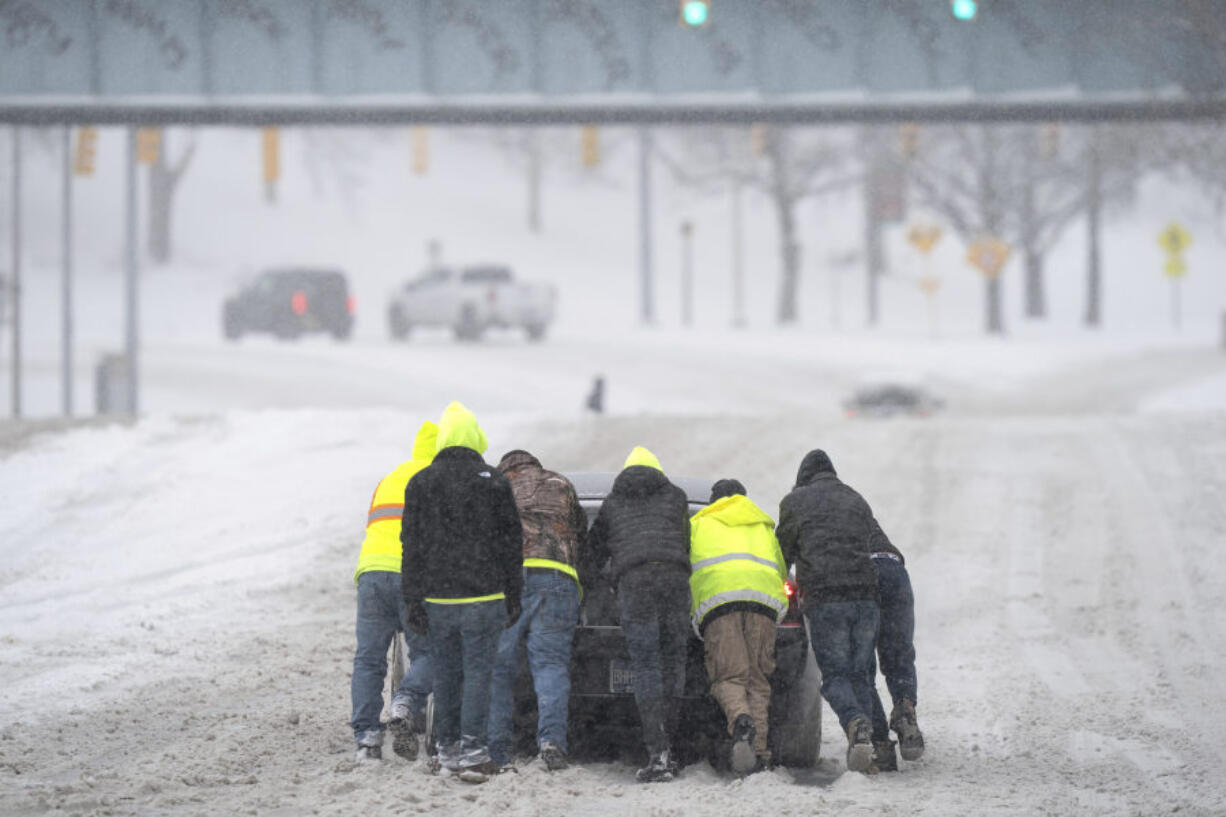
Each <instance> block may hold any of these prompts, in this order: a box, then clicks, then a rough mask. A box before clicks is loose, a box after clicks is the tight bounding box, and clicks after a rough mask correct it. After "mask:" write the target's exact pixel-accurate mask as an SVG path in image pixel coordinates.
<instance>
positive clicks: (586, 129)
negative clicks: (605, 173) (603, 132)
mask: <svg viewBox="0 0 1226 817" xmlns="http://www.w3.org/2000/svg"><path fill="white" fill-rule="evenodd" d="M579 134H580V135H579V142H580V148H581V152H582V154H583V166H584V167H595V166H596V165H598V164H600V131H598V130H596V126H595V125H584V126H583V128H582V129H581V130H580V131H579Z"/></svg>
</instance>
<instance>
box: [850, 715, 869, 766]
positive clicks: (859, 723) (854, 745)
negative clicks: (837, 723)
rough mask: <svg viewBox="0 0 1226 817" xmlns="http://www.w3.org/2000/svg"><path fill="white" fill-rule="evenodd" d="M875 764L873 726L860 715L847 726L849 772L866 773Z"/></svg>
mask: <svg viewBox="0 0 1226 817" xmlns="http://www.w3.org/2000/svg"><path fill="white" fill-rule="evenodd" d="M872 762H873V726H872V724H870V723H869V721H868V718H866V717H864V716H862V715H860V716H856V717H854V718H852V719H851V723H849V724H847V770H848V771H852V772H866V771H868V767H869V766H870V765H871V764H872Z"/></svg>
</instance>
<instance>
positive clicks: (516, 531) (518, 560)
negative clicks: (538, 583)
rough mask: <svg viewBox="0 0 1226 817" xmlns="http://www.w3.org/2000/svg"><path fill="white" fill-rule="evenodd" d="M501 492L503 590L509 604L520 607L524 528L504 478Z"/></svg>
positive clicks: (522, 580)
mask: <svg viewBox="0 0 1226 817" xmlns="http://www.w3.org/2000/svg"><path fill="white" fill-rule="evenodd" d="M499 493H500V496H499V503H498V531H499V534H500V536H501V539H502V541H501V542H500V550H501V553H502V564H503V591H502V592H503V593H505V594H506V597H507V604H508V606H509V605H511V604H512V603H514V605H515V607H517V608H518V607H519V605H520V596H521V595H522V594H523V588H524V570H523V568H524V529H523V524H522V523H521V522H520V521H519V509H518V508H517V507H516V506H515V494H514V492H513V491H512V490H511V483H510V482H508V481H506V480H505V479H504V480H503V481H502V490H501V491H500V492H499Z"/></svg>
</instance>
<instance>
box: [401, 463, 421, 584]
mask: <svg viewBox="0 0 1226 817" xmlns="http://www.w3.org/2000/svg"><path fill="white" fill-rule="evenodd" d="M416 481H417V477H416V476H414V477H413V479H411V480H409V484H408V485H406V486H404V510H403V511H402V512H401V515H400V592H401V594H402V595H403V596H404V601H405V604H407V605H409V606H413V605H414V604H420V603H421V602H422V600H423V599H424V598H425V596H426V592H425V588H424V587H422V584H421V576H422V551H421V548H422V540H421V530H422V520H421V508H420V507H419V504H420V503H418V502H416V501H415V500H414V499H413V497H414V496H416V493H415V492H414V491H413V485H414V483H415V482H416ZM420 488H421V486H420V484H418V491H417V493H420V492H421V491H420Z"/></svg>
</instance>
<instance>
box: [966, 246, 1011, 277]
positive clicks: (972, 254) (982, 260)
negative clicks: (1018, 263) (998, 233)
mask: <svg viewBox="0 0 1226 817" xmlns="http://www.w3.org/2000/svg"><path fill="white" fill-rule="evenodd" d="M1011 251H1012V250H1011V248H1010V247H1009V245H1008V244H1006V243H1005V242H1003V241H1001V240H1000V239H999V238H996V237H995V236H985V237H984V238H980V239H979V240H978V241H976V242H975V243H974V244H972V245H971V246H970V249H968V250H967V252H966V260H967V261H969V262H971V264H972V265H974V266H975V267H976V268H977V269H978V270H979V271H980V272H982V273H983V274H984V276H986V277H987V278H989V279H991V278H995V277H996V276H998V275H1000V271H1001V269H1002V268H1003V267H1004V266H1005V262H1006V261H1008V260H1009V253H1010V252H1011Z"/></svg>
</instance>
